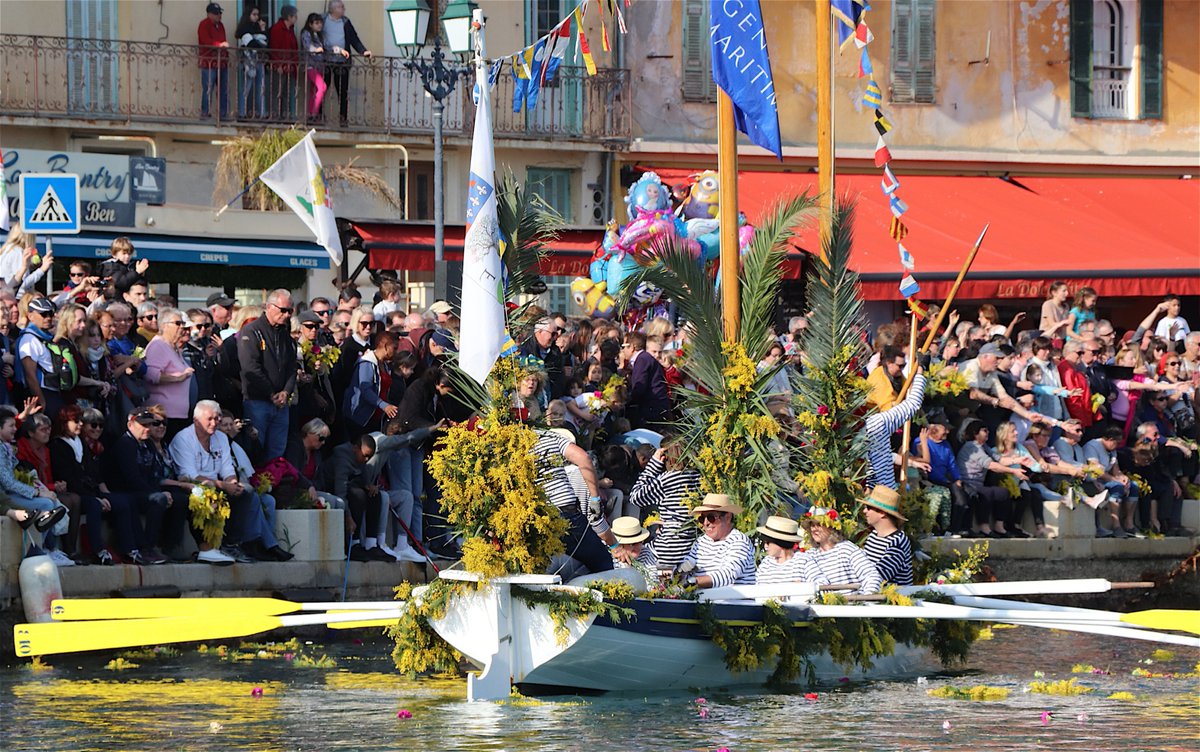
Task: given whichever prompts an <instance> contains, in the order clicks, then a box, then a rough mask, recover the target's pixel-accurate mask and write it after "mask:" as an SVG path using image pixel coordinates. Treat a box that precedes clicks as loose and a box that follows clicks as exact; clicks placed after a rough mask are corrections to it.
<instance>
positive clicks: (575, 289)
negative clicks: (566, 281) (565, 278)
mask: <svg viewBox="0 0 1200 752" xmlns="http://www.w3.org/2000/svg"><path fill="white" fill-rule="evenodd" d="M571 297H572V298H573V299H574V300H575V305H577V306H579V307H580V308H581V309H582V310H583V313H584V314H585V315H586V316H587V317H588V318H600V319H611V318H612V317H613V316H614V315H616V308H617V303H616V301H615V300H613V298H612V296H611V295H609V294H608V292H607V283H606V282H600V283H598V284H597V283H596V282H593V281H592V280H590V279H588V278H587V277H579V278H578V279H576V280H575V281H574V282H572V283H571Z"/></svg>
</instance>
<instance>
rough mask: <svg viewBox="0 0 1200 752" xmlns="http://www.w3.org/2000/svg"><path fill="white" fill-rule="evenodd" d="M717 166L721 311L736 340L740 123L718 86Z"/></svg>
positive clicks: (728, 331)
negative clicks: (735, 120) (738, 131)
mask: <svg viewBox="0 0 1200 752" xmlns="http://www.w3.org/2000/svg"><path fill="white" fill-rule="evenodd" d="M717 170H718V171H719V172H720V196H721V199H720V204H719V209H718V211H719V214H718V219H719V221H720V225H721V231H720V232H721V311H722V317H723V318H724V320H725V340H726V341H728V342H734V341H736V340H737V338H738V332H739V330H740V329H741V315H742V305H741V281H740V280H739V279H738V277H739V274H738V273H739V271H740V270H741V267H740V264H739V262H738V216H737V211H738V190H737V187H738V184H737V181H738V159H737V126H736V124H735V122H734V118H733V100H732V99H730V98H729V95H728V94H726V93H725V90H724V89H721V88H719V87H718V88H717Z"/></svg>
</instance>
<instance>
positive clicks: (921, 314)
mask: <svg viewBox="0 0 1200 752" xmlns="http://www.w3.org/2000/svg"><path fill="white" fill-rule="evenodd" d="M908 310H910V311H912V315H913V316H915V317H916V318H917V321H924V320H925V319H927V318H929V306H927V305H925V304H924V303H922V302H921V301H920V300H919V299H917V298H916V297H910V298H909V299H908Z"/></svg>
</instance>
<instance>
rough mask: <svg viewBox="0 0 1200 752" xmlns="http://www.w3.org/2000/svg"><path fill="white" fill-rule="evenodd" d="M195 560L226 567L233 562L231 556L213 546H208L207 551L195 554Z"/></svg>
mask: <svg viewBox="0 0 1200 752" xmlns="http://www.w3.org/2000/svg"><path fill="white" fill-rule="evenodd" d="M196 561H198V562H200V563H202V564H215V565H216V566H219V567H227V566H229V565H230V564H232V563H233V557H232V556H228V555H226V554H225V553H223V552H221V551H219V550H217V549H215V548H210V549H209V550H207V551H201V552H200V553H198V554H196Z"/></svg>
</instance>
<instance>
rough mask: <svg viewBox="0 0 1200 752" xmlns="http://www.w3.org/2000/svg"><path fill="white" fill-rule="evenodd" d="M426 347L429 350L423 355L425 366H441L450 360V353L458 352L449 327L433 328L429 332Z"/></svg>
mask: <svg viewBox="0 0 1200 752" xmlns="http://www.w3.org/2000/svg"><path fill="white" fill-rule="evenodd" d="M426 347H427V348H428V350H429V354H428V355H426V356H425V367H426V368H432V367H434V366H438V367H443V366H445V365H446V363H447V361H449V360H450V354H451V353H456V352H458V345H457V344H456V343H455V342H454V333H453V332H451V331H450V330H449V329H435V330H434V331H433V332H431V333H430V335H429V341H428V342H427V343H426Z"/></svg>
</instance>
